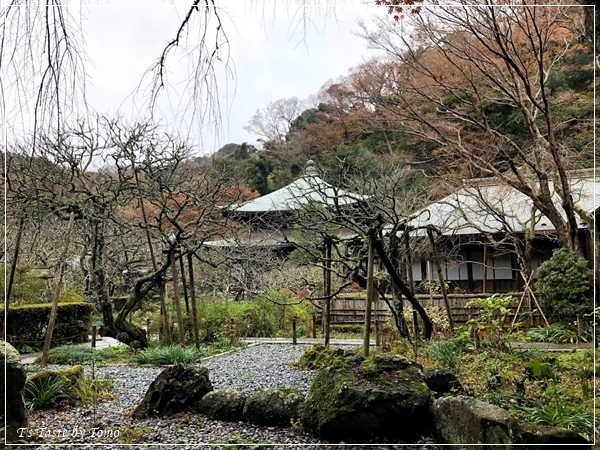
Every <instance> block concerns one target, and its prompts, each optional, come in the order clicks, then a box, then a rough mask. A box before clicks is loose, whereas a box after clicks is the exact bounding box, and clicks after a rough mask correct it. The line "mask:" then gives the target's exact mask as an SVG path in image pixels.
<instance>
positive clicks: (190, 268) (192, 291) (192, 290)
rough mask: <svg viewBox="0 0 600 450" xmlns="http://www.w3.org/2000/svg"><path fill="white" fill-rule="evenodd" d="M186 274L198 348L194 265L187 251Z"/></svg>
mask: <svg viewBox="0 0 600 450" xmlns="http://www.w3.org/2000/svg"><path fill="white" fill-rule="evenodd" d="M187 258H188V273H189V274H190V299H191V300H192V326H193V327H194V343H195V344H196V348H197V349H199V348H200V336H199V335H198V333H199V331H198V308H197V307H196V286H195V285H194V265H193V264H192V252H191V251H190V250H188V253H187Z"/></svg>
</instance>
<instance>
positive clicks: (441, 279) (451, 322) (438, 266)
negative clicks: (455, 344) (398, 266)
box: [427, 227, 454, 335]
mask: <svg viewBox="0 0 600 450" xmlns="http://www.w3.org/2000/svg"><path fill="white" fill-rule="evenodd" d="M427 236H428V237H429V243H430V244H431V253H432V254H433V260H434V261H435V267H436V269H437V274H438V280H439V282H440V289H441V290H442V296H443V297H444V306H445V307H446V315H447V316H448V324H449V325H450V335H453V334H454V320H453V318H452V310H451V309H450V302H449V301H448V292H447V291H446V281H445V280H444V275H443V274H442V263H441V261H440V255H439V254H438V251H437V248H436V246H435V240H434V239H433V230H432V229H431V227H427Z"/></svg>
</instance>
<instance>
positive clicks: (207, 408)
mask: <svg viewBox="0 0 600 450" xmlns="http://www.w3.org/2000/svg"><path fill="white" fill-rule="evenodd" d="M246 399H247V396H246V394H244V393H242V392H239V391H236V390H234V389H218V390H215V391H211V392H209V393H207V394H206V395H205V396H204V397H202V399H201V400H200V403H199V404H198V412H200V413H202V414H204V415H206V416H208V417H209V418H211V419H213V420H221V421H223V422H237V421H239V420H242V414H243V412H244V405H245V404H246Z"/></svg>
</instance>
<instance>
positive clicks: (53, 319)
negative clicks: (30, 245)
mask: <svg viewBox="0 0 600 450" xmlns="http://www.w3.org/2000/svg"><path fill="white" fill-rule="evenodd" d="M74 223H75V211H71V215H70V216H69V224H68V225H67V234H66V235H65V244H64V246H63V251H62V254H61V255H60V260H59V266H58V274H57V275H56V285H55V286H54V298H53V299H52V309H51V310H50V320H49V321H48V328H47V329H46V340H45V341H44V349H43V351H42V361H41V363H40V367H46V364H48V352H49V351H50V344H51V343H52V333H53V332H54V324H55V323H56V313H57V311H58V300H59V299H60V290H61V288H62V281H63V276H64V274H65V267H66V265H67V256H68V254H69V244H70V243H71V232H72V231H73V225H74Z"/></svg>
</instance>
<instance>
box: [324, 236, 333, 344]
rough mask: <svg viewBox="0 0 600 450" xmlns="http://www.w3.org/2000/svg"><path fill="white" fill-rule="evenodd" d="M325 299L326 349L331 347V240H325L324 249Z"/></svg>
mask: <svg viewBox="0 0 600 450" xmlns="http://www.w3.org/2000/svg"><path fill="white" fill-rule="evenodd" d="M323 259H324V261H323V297H325V307H324V308H323V334H324V336H325V344H324V345H325V347H329V341H330V336H331V240H330V239H326V240H325V248H324V249H323Z"/></svg>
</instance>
